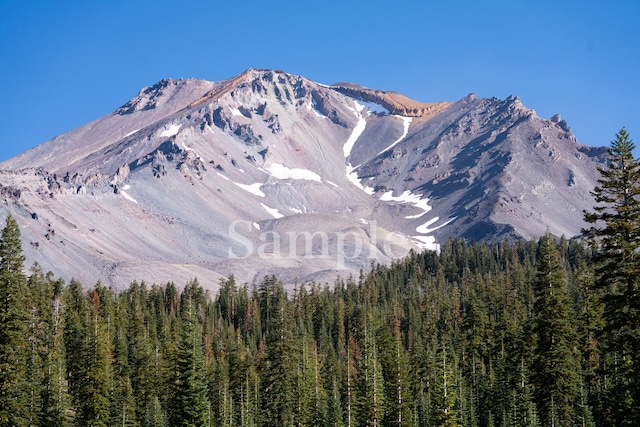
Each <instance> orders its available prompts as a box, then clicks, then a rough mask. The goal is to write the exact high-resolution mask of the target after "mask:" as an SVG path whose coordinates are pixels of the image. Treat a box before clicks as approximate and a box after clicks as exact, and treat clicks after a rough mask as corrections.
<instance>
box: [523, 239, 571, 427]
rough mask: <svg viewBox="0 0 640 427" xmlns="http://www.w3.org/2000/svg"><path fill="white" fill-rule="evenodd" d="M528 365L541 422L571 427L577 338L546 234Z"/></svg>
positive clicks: (562, 278) (561, 274)
mask: <svg viewBox="0 0 640 427" xmlns="http://www.w3.org/2000/svg"><path fill="white" fill-rule="evenodd" d="M534 292H535V298H536V299H535V303H534V319H533V322H534V324H533V332H534V334H535V337H536V342H535V347H534V357H533V364H532V374H531V375H532V381H533V384H534V386H535V389H534V397H535V401H536V406H537V408H538V414H539V417H540V420H541V421H542V425H549V426H550V425H555V426H572V425H574V421H575V414H574V402H575V399H576V395H577V391H578V389H577V386H578V382H579V380H580V378H579V372H580V365H579V355H578V354H577V344H578V343H577V337H576V333H575V330H574V328H573V325H572V324H571V312H570V302H569V298H568V295H567V291H566V279H565V276H564V272H563V270H562V267H561V266H560V263H559V261H558V257H557V255H556V249H555V244H554V243H553V241H552V240H551V236H550V234H548V233H547V235H546V236H545V237H544V238H543V239H542V240H541V241H540V257H539V260H538V273H537V275H536V279H535V282H534Z"/></svg>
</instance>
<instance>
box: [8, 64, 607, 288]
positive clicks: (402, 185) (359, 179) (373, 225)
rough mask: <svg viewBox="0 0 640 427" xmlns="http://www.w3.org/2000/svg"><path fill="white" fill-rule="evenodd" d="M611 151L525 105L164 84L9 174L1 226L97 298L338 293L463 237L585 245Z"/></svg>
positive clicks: (291, 82) (18, 162) (240, 83)
mask: <svg viewBox="0 0 640 427" xmlns="http://www.w3.org/2000/svg"><path fill="white" fill-rule="evenodd" d="M605 151H606V150H605V148H603V147H598V148H594V147H587V146H584V145H580V144H579V143H578V142H577V141H576V139H575V137H574V136H573V134H572V133H571V130H570V128H569V126H568V125H567V123H566V122H564V121H563V120H562V119H561V118H560V116H554V117H552V118H550V119H543V118H541V117H539V116H538V115H537V114H536V113H535V111H533V110H531V109H529V108H526V107H525V106H523V105H522V103H521V102H520V100H519V99H518V98H517V97H509V98H507V99H496V98H491V99H482V98H476V97H475V96H474V95H473V94H471V95H468V96H467V97H465V98H463V99H461V100H459V101H457V102H431V103H423V102H417V101H414V100H411V99H409V98H407V97H405V96H403V95H400V94H397V93H394V92H389V91H381V90H372V89H367V88H363V87H361V86H358V85H355V84H347V83H340V84H337V85H333V86H326V85H322V84H318V83H315V82H312V81H310V80H307V79H305V78H304V77H300V76H295V75H291V74H287V73H285V72H282V71H272V70H255V69H249V70H247V71H245V72H244V73H242V74H240V75H238V76H236V77H234V78H232V79H230V80H227V81H222V82H208V81H203V80H194V79H189V80H179V81H176V80H171V79H165V80H162V81H160V82H158V83H157V84H155V85H153V86H151V87H147V88H144V89H142V90H141V91H140V93H139V94H138V95H137V96H135V97H134V98H132V99H131V100H130V101H128V102H127V103H126V104H124V105H123V106H122V107H120V108H118V109H117V110H116V111H114V112H113V113H111V114H109V115H107V116H105V117H102V118H100V119H98V120H96V121H94V122H91V123H88V124H86V125H84V126H82V127H80V128H77V129H75V130H72V131H70V132H68V133H65V134H63V135H60V136H57V137H55V138H53V139H51V140H49V141H46V142H45V143H43V144H41V145H39V146H37V147H35V148H33V149H32V150H29V151H27V152H25V153H23V154H21V155H19V156H17V157H15V158H12V159H10V160H8V161H6V162H3V163H0V170H1V171H0V197H1V201H2V203H1V204H0V210H1V211H2V214H3V215H6V214H7V213H11V214H12V215H14V216H15V217H16V219H17V220H18V223H19V225H20V227H21V230H22V237H23V247H24V251H25V254H26V255H27V263H33V262H35V261H37V262H38V263H40V265H41V266H42V267H43V269H45V271H46V270H51V271H53V272H54V273H55V274H56V275H61V276H62V277H64V278H66V279H70V278H72V277H75V278H77V279H79V280H81V281H83V282H84V283H95V282H96V281H97V280H101V281H102V282H103V283H105V284H108V285H113V286H114V287H116V288H123V287H125V286H127V285H128V284H129V283H130V282H131V281H132V280H144V281H146V282H148V283H153V282H156V283H161V282H162V283H163V282H166V281H168V280H173V281H175V282H176V284H178V285H183V284H184V283H185V282H186V281H187V280H190V279H192V278H194V277H197V278H198V280H199V282H200V283H201V284H203V285H204V286H205V287H208V288H210V289H215V288H216V287H217V285H218V282H219V279H220V278H221V277H224V276H227V275H230V274H233V275H235V277H236V279H237V280H238V281H240V282H249V283H252V282H254V281H257V280H260V279H261V278H262V277H263V276H265V275H267V274H276V275H277V276H278V277H279V278H280V279H281V280H283V281H284V282H285V283H287V284H290V285H292V284H294V283H296V282H304V281H307V282H308V281H312V280H315V281H320V282H325V281H326V282H328V283H331V282H332V281H333V280H334V279H335V278H336V277H337V276H338V275H341V276H343V277H344V276H348V275H357V274H358V272H359V270H361V269H368V268H369V267H370V265H371V263H372V262H380V263H389V262H390V261H392V260H393V259H397V258H400V257H402V256H404V255H406V254H407V253H408V251H409V250H412V249H413V250H423V249H432V250H435V249H437V248H438V244H439V243H441V242H443V241H446V239H448V238H451V237H453V238H457V237H462V238H465V239H467V240H469V241H471V240H477V241H479V240H491V241H495V240H502V239H505V238H515V237H524V238H533V237H538V236H540V235H542V234H544V233H545V231H547V230H549V231H550V232H551V233H552V234H554V235H556V236H561V235H565V236H567V237H572V236H575V235H577V234H579V233H580V229H581V227H582V226H583V225H584V224H583V222H582V211H583V209H589V208H590V207H591V206H592V204H593V200H592V197H591V195H590V191H591V190H592V189H593V187H594V185H595V183H596V179H597V177H598V172H597V169H596V168H597V166H598V165H601V164H603V162H604V154H605Z"/></svg>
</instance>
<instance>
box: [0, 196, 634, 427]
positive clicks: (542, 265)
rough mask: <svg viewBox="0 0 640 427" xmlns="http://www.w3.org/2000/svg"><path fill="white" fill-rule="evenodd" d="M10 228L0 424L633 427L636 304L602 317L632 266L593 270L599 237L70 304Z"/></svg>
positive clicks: (91, 294) (70, 291) (69, 289)
mask: <svg viewBox="0 0 640 427" xmlns="http://www.w3.org/2000/svg"><path fill="white" fill-rule="evenodd" d="M600 203H603V206H604V205H605V203H604V202H600ZM608 209H609V210H608V212H611V213H613V211H614V209H612V208H608ZM7 222H8V226H7V228H6V231H5V233H3V240H2V242H0V243H1V244H0V249H3V250H4V251H5V252H3V253H5V254H6V255H5V258H6V262H4V263H3V262H0V267H1V268H4V270H1V271H0V273H1V274H0V296H1V297H2V298H3V299H0V303H2V304H3V305H0V315H2V316H4V317H3V319H4V320H5V321H4V322H3V323H2V324H0V338H1V340H0V350H1V352H0V362H2V363H4V364H3V365H2V367H4V369H3V370H1V371H0V380H2V381H6V382H5V383H2V382H1V381H0V384H4V385H3V386H2V387H4V388H2V389H1V390H2V392H3V393H5V394H3V395H1V396H0V416H1V417H4V418H1V419H0V425H43V426H44V425H47V426H49V425H55V426H64V425H80V426H83V425H86V426H88V425H92V426H93V425H96V426H101V425H128V426H169V425H171V426H180V425H184V426H242V427H258V426H342V427H344V426H348V427H361V426H373V425H378V426H416V427H417V426H436V425H449V426H464V427H477V426H497V425H501V426H502V425H505V426H506V425H516V426H541V425H551V424H555V425H569V424H571V425H584V426H591V425H625V424H634V422H635V418H633V417H635V415H634V414H636V413H637V412H638V408H637V404H636V402H637V400H636V398H635V397H634V396H635V395H634V393H635V391H634V390H635V388H636V387H637V386H638V385H637V380H636V379H635V377H634V376H633V375H632V374H633V372H635V370H636V369H637V368H636V366H635V363H636V358H635V357H632V356H633V355H634V353H632V350H633V348H634V347H633V345H635V344H634V343H633V337H634V335H633V333H634V332H633V331H634V330H633V329H631V327H632V325H631V324H630V323H629V319H633V317H629V316H633V312H632V307H633V304H634V302H633V301H632V300H630V301H627V302H626V303H625V304H627V305H623V306H619V305H617V304H618V302H621V300H620V299H619V298H618V296H620V295H626V296H627V297H632V295H630V294H624V292H626V291H625V289H626V288H625V286H626V284H627V282H625V280H627V279H626V278H627V276H624V275H623V274H622V273H624V272H625V271H627V272H628V271H630V270H625V269H622V270H620V271H621V272H622V273H620V272H617V273H615V275H611V274H610V273H609V272H608V271H606V268H604V267H603V266H607V265H608V264H607V262H608V261H607V260H606V259H605V258H606V255H605V253H604V252H601V249H602V248H603V247H604V246H600V244H599V243H598V244H596V243H597V242H601V241H602V240H603V239H604V237H605V236H604V235H602V236H598V235H595V234H594V235H591V242H592V244H593V246H591V247H586V246H584V245H582V244H581V243H580V242H578V241H574V240H569V241H567V240H566V239H561V240H560V241H558V242H556V241H554V240H553V239H551V238H550V236H547V237H545V238H544V239H542V240H541V241H539V242H536V241H530V242H525V241H516V242H509V241H504V242H500V243H492V244H485V243H473V244H467V243H465V242H464V241H462V240H450V241H449V242H447V243H446V244H444V245H443V246H442V250H441V251H440V252H439V253H435V252H424V253H415V252H412V253H410V254H409V256H408V257H406V258H405V259H402V260H399V261H397V262H395V263H393V264H392V265H390V266H380V265H373V266H372V270H371V271H370V272H369V273H366V274H365V273H364V272H363V273H362V274H361V275H360V277H358V278H357V279H354V278H352V277H350V278H346V279H342V278H338V279H337V280H336V281H335V282H334V283H333V284H332V285H331V286H329V285H319V284H315V283H311V284H308V285H304V286H299V287H297V288H296V289H294V290H291V291H289V292H287V291H286V290H285V288H284V286H283V284H282V283H281V282H280V281H278V279H277V278H276V277H273V276H271V277H266V278H265V279H264V280H263V281H262V282H261V283H260V284H259V285H257V286H251V285H249V284H242V285H239V284H237V283H236V282H235V280H234V278H233V277H230V278H228V279H225V280H222V281H221V282H220V291H219V292H218V293H217V294H216V295H215V296H213V298H212V297H211V296H210V295H209V294H208V293H207V292H205V290H204V289H202V288H201V287H200V286H199V285H198V283H197V281H193V282H190V283H188V284H186V285H185V286H184V287H183V288H182V289H179V288H178V287H177V286H176V285H175V284H173V283H167V284H165V285H153V286H151V287H148V286H147V285H145V284H144V283H138V282H133V283H131V285H130V286H129V288H128V289H126V290H124V291H123V292H120V293H117V292H115V291H113V289H110V288H108V287H105V286H103V285H102V284H100V283H98V284H96V285H95V286H94V287H93V288H90V289H87V290H86V291H85V290H83V288H82V285H81V284H80V283H79V282H77V281H71V282H70V283H69V285H68V286H64V284H63V283H62V282H61V281H55V280H53V275H52V274H46V275H45V274H43V273H42V271H41V270H40V269H39V268H38V267H37V266H34V268H33V269H32V271H31V274H30V276H29V278H28V279H27V278H26V277H25V275H24V273H23V272H22V266H21V263H22V262H24V261H23V260H24V258H21V253H20V246H19V233H16V232H17V226H16V224H15V223H13V222H12V221H10V220H7ZM594 224H595V225H594V226H596V225H597V226H598V227H601V226H603V225H605V224H606V223H605V222H604V221H603V220H600V219H599V220H597V221H596V223H594ZM603 228H604V227H603ZM5 234H6V236H5ZM16 236H18V237H17V239H16ZM11 242H12V243H11ZM10 248H13V249H10ZM592 252H593V253H595V254H596V259H597V260H598V263H597V265H596V267H597V268H596V269H594V268H593V267H592V264H591V258H590V256H591V253H592ZM629 256H631V255H629ZM12 260H13V261H12ZM630 265H631V264H630ZM18 266H19V268H18ZM610 267H612V268H613V265H611V266H610ZM616 268H618V267H616ZM625 268H626V267H625ZM629 268H631V267H629ZM605 277H606V278H607V280H605V279H604V278H605ZM613 277H615V278H616V279H615V283H613V282H611V280H613V279H612V278H613ZM634 286H635V285H634ZM7 301H10V303H7ZM17 301H19V302H20V304H17V303H16V302H17ZM603 302H604V304H606V308H607V310H606V311H605V310H604V307H605V306H604V305H603ZM608 310H623V312H624V316H622V317H620V316H618V315H614V314H611V313H609V312H608ZM624 310H626V311H624ZM605 313H606V314H605ZM620 318H624V319H625V322H626V323H624V324H623V325H626V326H625V328H627V329H625V330H623V331H622V332H620V333H616V332H615V330H614V328H613V325H614V324H615V323H613V322H614V321H617V319H620ZM603 325H606V327H604V326H603ZM623 337H624V338H625V340H627V341H628V342H622V341H621V340H622V338H623ZM9 343H10V344H9ZM8 357H11V358H12V359H11V360H10V362H9V359H8ZM613 367H616V369H612V368H613ZM16 384H20V387H19V388H18V387H15V385H16ZM9 390H11V393H13V394H11V395H9V394H6V393H8V392H9ZM619 392H622V394H616V393H619ZM9 396H12V397H11V398H9ZM618 396H623V398H622V399H619V398H618ZM617 398H618V400H616V399H617ZM8 408H11V412H8ZM3 411H4V412H3Z"/></svg>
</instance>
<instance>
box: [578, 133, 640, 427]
mask: <svg viewBox="0 0 640 427" xmlns="http://www.w3.org/2000/svg"><path fill="white" fill-rule="evenodd" d="M634 149H635V144H634V143H633V141H632V140H631V138H630V136H629V134H628V132H627V131H626V130H625V129H622V130H620V132H618V133H617V134H616V139H615V140H614V141H612V143H611V147H610V149H609V158H608V165H607V167H606V168H601V169H600V174H601V178H600V179H599V180H598V186H596V187H595V188H594V190H593V193H592V194H593V196H594V199H595V201H596V206H594V212H585V215H584V217H585V221H586V222H587V223H590V224H591V227H590V228H588V229H586V230H584V232H585V233H586V235H587V237H588V239H589V242H590V244H591V247H592V248H593V250H594V258H593V259H594V261H595V269H594V273H595V289H596V291H597V292H596V293H595V295H594V297H593V300H592V301H594V302H597V301H598V300H599V299H601V300H602V302H603V304H604V320H605V324H604V329H603V333H602V334H601V335H600V338H601V346H600V350H601V352H602V357H601V360H602V364H601V366H600V369H601V372H602V373H603V374H604V375H602V377H601V378H602V382H601V383H600V384H598V387H599V389H600V390H599V391H600V393H599V394H600V399H599V401H598V405H600V409H599V412H600V413H601V414H602V416H603V418H602V419H599V420H598V421H600V422H602V423H608V424H611V425H638V423H640V383H639V382H638V380H637V378H638V372H640V358H639V357H638V354H640V163H639V162H638V160H636V159H635V158H634V157H633V150H634ZM590 388H591V384H590ZM596 418H597V417H596Z"/></svg>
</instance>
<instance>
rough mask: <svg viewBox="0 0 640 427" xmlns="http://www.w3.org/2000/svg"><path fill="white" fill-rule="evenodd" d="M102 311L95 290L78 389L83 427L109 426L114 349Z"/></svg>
mask: <svg viewBox="0 0 640 427" xmlns="http://www.w3.org/2000/svg"><path fill="white" fill-rule="evenodd" d="M101 310H102V308H101V302H100V297H99V296H98V292H97V291H96V290H95V289H93V290H91V291H90V293H89V322H88V324H87V325H86V335H85V337H86V344H85V346H84V348H83V353H82V359H81V366H80V378H79V386H78V390H77V402H78V419H77V421H79V424H80V425H81V426H90V427H106V426H108V425H109V415H110V414H109V409H110V400H109V397H110V396H109V393H110V390H111V384H112V372H111V348H110V340H109V337H108V333H107V325H106V324H105V321H104V319H103V318H102V316H101Z"/></svg>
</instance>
